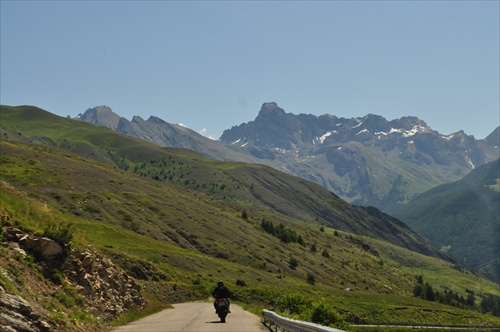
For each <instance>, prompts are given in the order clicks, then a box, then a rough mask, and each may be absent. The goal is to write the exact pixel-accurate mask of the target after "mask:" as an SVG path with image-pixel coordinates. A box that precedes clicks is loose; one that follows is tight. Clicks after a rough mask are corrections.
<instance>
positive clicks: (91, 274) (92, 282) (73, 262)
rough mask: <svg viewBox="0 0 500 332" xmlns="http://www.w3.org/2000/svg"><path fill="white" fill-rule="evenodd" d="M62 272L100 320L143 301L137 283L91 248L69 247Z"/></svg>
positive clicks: (115, 316) (114, 315) (118, 314)
mask: <svg viewBox="0 0 500 332" xmlns="http://www.w3.org/2000/svg"><path fill="white" fill-rule="evenodd" d="M63 272H64V274H65V275H66V277H67V278H68V280H69V281H70V283H71V284H73V285H74V286H75V287H76V288H77V290H78V292H79V293H80V294H81V295H83V296H85V298H86V300H87V303H88V305H89V306H90V307H91V308H95V309H97V310H96V314H98V315H99V316H101V317H102V318H103V319H104V320H111V319H114V318H117V317H119V316H120V315H122V314H123V313H124V312H125V311H126V310H127V309H130V308H133V307H142V306H144V304H145V301H144V298H143V297H142V294H141V288H140V286H139V284H137V283H136V282H135V280H134V279H133V278H131V277H130V276H129V275H128V274H126V273H125V272H124V271H122V270H121V269H120V268H118V267H117V266H116V265H114V264H113V262H111V260H109V259H107V258H104V257H103V256H102V255H100V254H97V253H95V252H92V251H72V252H71V254H70V255H69V258H68V259H66V262H65V263H64V266H63Z"/></svg>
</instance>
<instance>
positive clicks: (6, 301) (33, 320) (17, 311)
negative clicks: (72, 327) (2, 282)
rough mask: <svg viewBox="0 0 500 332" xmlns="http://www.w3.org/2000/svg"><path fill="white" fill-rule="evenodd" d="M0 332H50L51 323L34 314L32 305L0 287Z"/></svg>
mask: <svg viewBox="0 0 500 332" xmlns="http://www.w3.org/2000/svg"><path fill="white" fill-rule="evenodd" d="M0 330H1V331H5V332H11V331H12V332H16V331H19V332H24V331H29V332H32V331H50V325H49V323H47V322H45V321H43V320H41V319H40V316H39V315H37V314H35V313H34V312H33V309H32V308H31V305H30V304H29V303H28V301H26V300H25V299H23V298H22V297H20V296H19V295H15V294H8V293H6V292H5V289H4V288H3V287H2V286H0Z"/></svg>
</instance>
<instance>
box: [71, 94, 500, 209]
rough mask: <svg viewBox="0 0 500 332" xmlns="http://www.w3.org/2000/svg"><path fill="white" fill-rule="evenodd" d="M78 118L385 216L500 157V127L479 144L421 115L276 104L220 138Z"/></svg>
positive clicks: (107, 114) (154, 124) (136, 121)
mask: <svg viewBox="0 0 500 332" xmlns="http://www.w3.org/2000/svg"><path fill="white" fill-rule="evenodd" d="M76 119H79V120H82V121H86V122H91V123H94V124H97V125H101V126H105V127H109V128H112V129H114V130H116V131H118V132H120V133H122V134H127V135H130V136H134V137H138V138H141V139H144V140H147V141H150V142H152V143H155V144H158V145H160V146H166V147H183V148H187V149H191V150H193V151H196V152H199V153H201V154H203V155H204V156H207V157H210V158H215V159H219V160H227V161H243V162H252V163H260V164H265V165H269V166H271V167H273V168H276V169H279V170H282V171H284V172H287V173H289V174H292V175H295V176H299V177H302V178H305V179H308V180H311V181H313V182H316V183H318V184H320V185H322V186H323V187H325V188H326V189H328V190H330V191H332V192H334V193H335V194H337V195H339V196H340V197H342V198H343V199H345V200H346V201H348V202H351V203H354V204H357V205H364V206H375V207H377V208H379V209H381V210H383V211H386V212H390V211H391V210H392V209H394V208H396V207H397V206H399V205H402V204H405V203H407V202H409V201H410V200H411V199H412V198H413V197H416V196H417V195H418V194H421V193H423V192H425V191H426V190H429V189H431V188H433V187H435V186H436V185H439V184H444V183H449V182H453V181H456V180H459V179H461V178H462V177H464V176H465V175H466V174H468V173H469V172H470V171H471V170H473V169H474V168H475V167H478V166H480V165H483V164H485V163H487V162H490V161H493V160H495V159H498V158H499V157H500V152H499V145H500V143H499V141H500V127H497V128H496V129H495V130H494V131H493V132H492V133H491V134H490V135H489V136H488V137H486V138H485V139H481V140H477V139H475V138H474V137H473V136H469V135H467V134H465V133H464V132H463V131H459V132H457V133H454V134H451V135H447V136H444V135H441V134H439V133H438V132H436V131H434V130H432V129H431V128H430V127H429V126H427V124H426V123H425V122H424V121H422V120H420V119H418V118H416V117H403V118H401V119H397V120H392V121H388V120H386V119H384V118H383V117H381V116H377V115H373V114H368V115H366V116H364V117H362V118H351V119H346V118H338V117H336V116H334V115H322V116H315V115H311V114H299V115H294V114H291V113H286V112H285V111H284V110H283V109H281V108H280V107H279V106H278V105H277V104H276V103H274V102H270V103H264V104H263V105H262V108H261V110H260V111H259V113H258V116H257V117H256V119H255V120H254V121H251V122H248V123H243V124H240V125H238V126H233V127H232V128H230V129H227V130H225V131H224V132H223V134H222V136H221V137H220V139H219V140H218V141H213V140H211V139H208V138H206V137H204V136H202V135H200V134H198V133H196V132H194V131H192V130H190V129H187V128H184V127H181V126H179V125H173V124H169V123H167V122H165V121H163V120H161V119H159V118H157V117H153V116H151V117H150V118H149V119H148V120H143V119H142V118H140V117H138V116H134V117H133V119H132V121H128V120H127V119H125V118H123V117H120V116H119V115H117V114H115V113H114V112H113V111H112V110H111V109H110V108H109V107H106V106H98V107H95V108H91V109H88V110H87V111H86V112H84V113H83V114H79V115H78V116H77V117H76Z"/></svg>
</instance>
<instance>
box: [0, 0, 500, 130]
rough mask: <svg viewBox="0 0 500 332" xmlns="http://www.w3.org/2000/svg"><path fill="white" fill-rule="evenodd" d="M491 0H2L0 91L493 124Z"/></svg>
mask: <svg viewBox="0 0 500 332" xmlns="http://www.w3.org/2000/svg"><path fill="white" fill-rule="evenodd" d="M499 16H500V9H499V1H402V0H401V1H354V2H347V1H318V2H312V1H307V2H301V1H292V2H287V1H276V2H267V1H266V2H264V1H213V2H212V1H200V2H196V1H190V2H186V1H179V2H176V1H151V2H147V1H140V2H134V1H106V2H101V1H51V2H49V1H26V2H19V1H3V0H2V1H1V22H0V24H1V58H0V61H1V68H0V69H1V71H0V73H1V74H0V75H1V90H0V93H1V94H0V98H1V100H0V101H1V103H2V104H6V105H25V104H28V105H35V106H38V107H41V108H44V109H46V110H48V111H50V112H52V113H55V114H58V115H61V116H66V115H70V116H72V117H74V116H76V115H77V114H78V113H82V112H84V111H85V110H86V109H88V108H90V107H94V106H97V105H107V106H110V107H111V108H112V109H113V110H114V111H115V112H116V113H118V114H120V115H121V116H124V117H125V118H127V119H129V120H130V119H131V118H132V116H134V115H139V116H141V117H142V118H144V119H147V118H148V117H149V116H150V115H154V116H157V117H159V118H161V119H163V120H165V121H167V122H170V123H182V124H184V125H185V126H187V127H189V128H191V129H193V130H195V131H198V132H203V133H204V134H205V135H207V136H211V137H213V138H219V137H220V135H221V134H222V131H223V130H225V129H229V128H231V127H232V126H234V125H239V124H241V123H243V122H248V121H252V120H254V119H255V117H256V116H257V114H258V111H259V110H260V107H261V105H262V103H264V102H270V101H274V102H277V103H278V105H279V106H281V107H282V108H283V109H284V110H285V111H286V112H288V113H294V114H299V113H307V114H309V113H310V114H316V115H321V114H327V113H328V114H333V115H336V116H339V117H347V118H350V117H360V116H364V115H366V114H368V113H372V114H377V115H381V116H383V117H385V118H386V119H388V120H392V119H396V118H400V117H402V116H407V115H412V116H417V117H419V118H420V119H422V120H424V121H425V122H427V124H428V125H430V126H431V127H432V128H433V129H435V130H437V131H439V132H440V133H442V134H450V133H453V132H456V131H458V130H464V131H465V132H466V133H467V134H469V135H474V136H475V137H476V138H484V137H486V136H487V135H488V134H490V133H491V132H492V131H493V130H494V129H495V128H496V127H497V126H499V122H500V120H499V117H500V115H499V110H500V107H499V99H500V97H499V91H500V86H499V81H500V78H499V73H500V67H499V61H500V60H499V58H500V56H499V48H500V46H499V40H500V37H499Z"/></svg>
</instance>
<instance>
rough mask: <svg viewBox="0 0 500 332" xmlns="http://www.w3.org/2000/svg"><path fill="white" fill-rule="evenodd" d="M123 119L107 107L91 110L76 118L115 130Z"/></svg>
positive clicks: (97, 107) (102, 106)
mask: <svg viewBox="0 0 500 332" xmlns="http://www.w3.org/2000/svg"><path fill="white" fill-rule="evenodd" d="M121 118H122V117H121V116H119V115H118V114H116V113H115V112H113V111H112V110H111V107H109V106H105V105H101V106H96V107H93V108H89V109H88V110H86V111H85V113H83V114H81V113H80V114H78V115H77V116H76V120H81V121H85V122H90V123H93V124H96V125H100V126H104V127H108V128H111V129H114V130H116V128H117V127H118V123H119V122H120V119H121Z"/></svg>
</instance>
